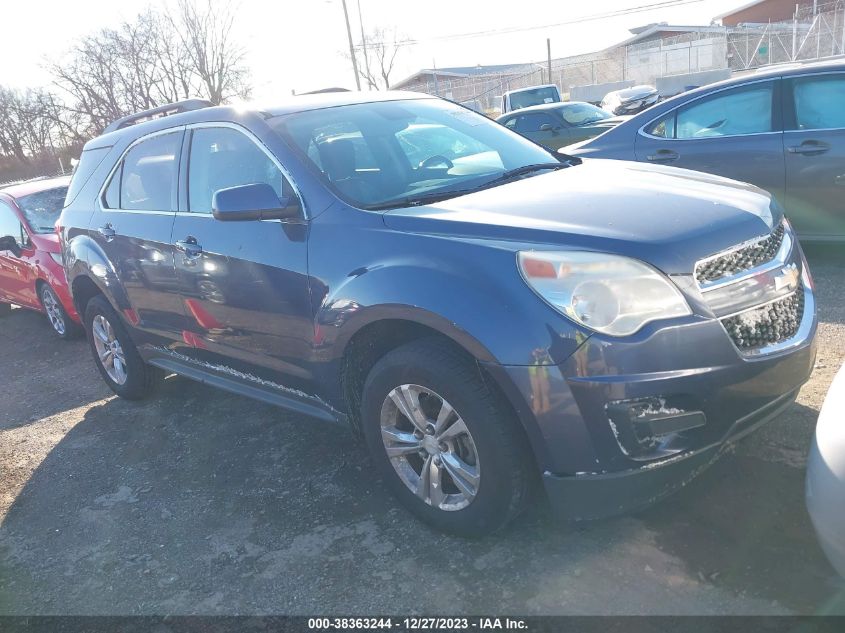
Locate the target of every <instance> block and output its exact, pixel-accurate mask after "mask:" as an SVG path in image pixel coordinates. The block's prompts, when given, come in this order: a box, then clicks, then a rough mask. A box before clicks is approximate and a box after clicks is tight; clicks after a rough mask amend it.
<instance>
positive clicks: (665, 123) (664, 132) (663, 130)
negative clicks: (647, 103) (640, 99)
mask: <svg viewBox="0 0 845 633" xmlns="http://www.w3.org/2000/svg"><path fill="white" fill-rule="evenodd" d="M645 131H646V134H651V135H652V136H656V137H658V138H675V113H674V112H673V113H672V114H670V115H668V116H665V117H663V118H662V119H659V120H658V121H657V122H655V123H652V124H651V126H650V127H647V128H646V130H645Z"/></svg>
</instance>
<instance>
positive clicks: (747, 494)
mask: <svg viewBox="0 0 845 633" xmlns="http://www.w3.org/2000/svg"><path fill="white" fill-rule="evenodd" d="M843 250H845V249H842V248H841V247H840V248H839V249H833V248H831V249H825V250H814V251H812V252H811V253H810V258H811V266H812V269H813V272H814V274H815V278H816V283H817V286H818V298H819V310H820V317H821V321H822V325H821V330H820V346H819V349H820V352H819V357H818V361H817V367H816V370H815V372H814V374H813V377H812V379H811V381H810V382H809V383H808V384H807V385H806V386H805V387H804V389H803V390H802V391H801V394H800V396H799V398H798V402H797V403H796V404H795V405H794V406H793V407H792V409H791V410H790V411H789V412H788V413H787V414H786V415H784V416H782V417H781V418H780V419H778V420H777V421H775V422H773V423H771V424H770V425H769V426H768V427H766V428H765V429H764V430H762V431H761V432H759V433H757V434H756V435H753V436H751V437H750V438H749V439H748V440H746V441H745V442H744V443H742V444H741V445H740V446H739V447H737V449H736V450H735V452H734V453H733V454H730V455H727V456H726V457H725V458H723V459H722V460H721V461H720V462H718V463H717V464H716V465H715V466H713V467H712V468H711V469H710V470H709V471H707V472H706V473H705V474H704V475H702V476H701V477H700V478H699V479H698V480H696V481H694V482H693V483H692V484H690V485H689V486H688V487H687V488H685V489H684V490H683V491H682V492H681V493H679V494H678V495H676V496H674V497H672V498H670V499H669V500H667V501H665V502H664V503H662V504H660V505H659V506H657V507H654V508H652V509H649V510H647V511H644V512H641V513H639V514H637V515H634V516H628V517H623V518H619V519H614V520H608V521H604V522H600V523H595V524H589V525H582V526H567V525H561V524H558V523H555V522H553V521H552V520H551V518H550V516H549V511H548V509H547V508H546V507H544V506H543V505H542V504H540V505H539V506H538V507H537V508H535V509H533V510H532V511H531V512H529V514H528V515H527V516H524V517H523V518H522V519H521V520H520V521H518V522H517V523H516V524H515V525H514V526H512V527H511V528H510V529H509V530H508V531H506V532H504V533H502V534H499V535H496V536H494V537H492V538H488V539H486V540H482V541H466V540H461V539H458V538H452V537H446V536H442V535H440V534H438V533H435V532H433V531H431V530H429V529H428V528H426V527H425V526H423V525H422V524H420V523H418V522H416V521H415V520H413V519H412V518H411V517H410V516H409V515H408V514H406V513H405V512H404V511H402V510H401V509H399V508H398V507H397V506H396V505H395V504H394V502H393V500H392V499H391V498H390V496H389V495H388V493H387V491H386V490H385V488H384V487H383V486H382V485H381V484H380V483H379V482H378V481H377V480H374V478H373V475H372V472H371V469H370V467H369V460H368V458H367V456H366V453H365V452H364V449H363V448H362V447H361V446H359V445H357V444H356V443H355V442H353V441H351V438H350V436H349V435H348V434H346V433H345V432H344V431H343V430H339V429H338V428H336V427H333V426H331V425H328V424H324V423H320V422H315V421H313V420H310V419H305V418H299V417H298V416H296V415H292V414H289V413H286V412H285V411H281V410H278V409H274V408H271V407H269V406H266V405H263V404H261V403H256V402H253V401H250V400H246V399H244V398H241V397H237V396H232V395H228V394H226V393H223V392H220V391H215V390H212V389H210V388H208V387H203V386H201V385H198V384H195V383H192V382H190V381H188V380H185V379H181V378H175V377H172V378H170V379H168V380H167V381H166V384H165V386H164V388H163V389H162V391H161V393H160V394H159V397H158V398H157V399H155V400H153V401H150V402H146V403H140V404H139V403H129V402H124V401H121V400H118V399H116V398H115V397H114V396H112V394H111V392H110V391H109V390H108V389H107V388H106V387H105V385H104V384H103V382H102V380H101V379H100V377H99V374H97V372H96V370H95V368H94V365H93V362H92V360H91V358H90V355H89V352H88V349H87V347H86V344H85V343H84V342H82V341H76V342H72V343H64V342H61V341H58V340H55V339H54V338H53V337H52V336H51V333H50V332H49V330H48V328H49V326H48V324H47V322H46V320H45V319H44V318H43V317H41V316H40V315H37V314H33V313H29V312H25V311H23V310H15V311H14V312H13V313H12V315H11V316H9V317H8V318H6V319H3V321H2V322H0V352H2V353H0V385H2V390H3V397H2V400H1V401H0V522H2V523H0V614H188V613H200V614H247V613H262V614H264V613H276V614H365V613H428V614H431V613H438V614H440V613H454V614H459V613H462V614H463V613H466V614H489V613H508V614H525V615H528V614H559V613H561V614H574V613H578V614H600V613H601V614H605V613H612V614H717V613H719V614H779V613H839V614H845V581H842V580H838V579H837V578H836V577H835V575H834V572H833V570H832V569H831V568H830V567H829V565H828V564H827V562H826V561H825V559H824V557H823V555H822V553H821V550H820V549H819V547H818V546H817V544H816V542H815V537H814V534H813V531H812V527H811V525H810V522H809V518H808V517H807V514H806V512H805V510H804V499H803V485H804V459H805V454H806V452H807V448H808V445H809V440H810V437H811V434H812V430H813V426H814V424H815V420H816V416H817V413H818V409H819V406H820V405H821V402H822V400H823V398H824V394H825V392H826V390H827V388H828V385H829V384H830V381H831V379H832V377H833V374H834V373H835V371H836V369H837V368H838V367H839V365H840V364H841V363H842V361H843V358H845V298H843V295H845V276H843V272H842V271H843V266H845V255H842V254H840V252H841V251H843ZM837 251H839V252H837Z"/></svg>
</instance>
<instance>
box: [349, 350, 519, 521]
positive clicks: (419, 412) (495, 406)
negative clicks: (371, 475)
mask: <svg viewBox="0 0 845 633" xmlns="http://www.w3.org/2000/svg"><path fill="white" fill-rule="evenodd" d="M361 413H362V417H361V420H362V427H363V432H364V437H365V439H366V442H367V446H368V448H369V450H370V453H371V455H372V458H373V461H374V462H375V465H376V468H377V470H378V472H379V474H380V475H381V477H382V478H383V479H384V480H385V482H386V483H387V485H388V486H389V487H390V488H391V490H392V491H393V493H394V494H395V495H396V497H397V498H398V499H399V501H400V502H401V503H402V505H404V506H405V507H406V508H407V509H408V510H410V511H411V512H412V513H414V514H415V515H416V516H417V517H419V518H420V519H422V520H423V521H425V522H426V523H428V524H429V525H431V526H433V527H434V528H436V529H438V530H441V531H443V532H449V533H452V534H458V535H461V536H467V537H478V536H483V535H486V534H489V533H491V532H495V531H496V530H499V529H501V528H502V527H504V526H505V525H506V524H507V523H508V522H509V521H511V520H512V519H513V518H515V517H516V516H517V515H518V514H519V513H520V512H521V511H522V510H523V509H524V508H525V506H526V505H527V502H528V500H529V497H530V492H531V489H532V487H533V483H534V481H535V475H534V473H533V469H534V466H533V460H532V458H531V452H530V448H529V446H528V442H527V439H526V437H525V435H524V432H523V431H522V429H521V427H520V426H519V425H518V423H517V421H516V420H515V419H513V414H511V413H510V412H509V407H508V406H507V405H506V403H503V402H502V400H501V396H500V395H499V394H498V393H496V392H495V391H493V390H491V388H490V387H489V386H488V385H487V384H486V383H485V382H484V380H483V378H482V376H481V374H480V372H479V369H478V367H477V365H476V364H475V362H474V361H473V360H472V359H471V358H468V357H467V356H466V355H464V354H462V353H461V352H460V351H459V350H456V349H454V348H453V347H452V346H450V345H449V344H448V343H446V342H443V341H440V340H438V339H436V338H427V339H421V340H418V341H413V342H411V343H408V344H406V345H403V346H401V347H399V348H397V349H395V350H393V351H391V352H389V353H388V354H386V355H385V356H384V357H383V358H382V359H381V360H379V361H378V363H376V365H375V366H374V367H373V369H372V370H371V371H370V374H369V376H368V377H367V380H366V383H365V385H364V392H363V398H362V405H361ZM412 418H413V420H412ZM426 429H427V430H426ZM388 451H389V452H390V453H391V456H388Z"/></svg>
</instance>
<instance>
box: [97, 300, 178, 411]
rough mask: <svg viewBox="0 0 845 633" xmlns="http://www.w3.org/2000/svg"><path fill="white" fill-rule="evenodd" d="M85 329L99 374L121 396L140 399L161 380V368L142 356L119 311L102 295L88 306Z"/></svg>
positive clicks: (147, 394) (149, 392)
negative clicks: (147, 361) (145, 360)
mask: <svg viewBox="0 0 845 633" xmlns="http://www.w3.org/2000/svg"><path fill="white" fill-rule="evenodd" d="M85 332H86V334H87V335H88V343H89V345H90V347H91V354H92V355H93V356H94V363H95V364H96V365H97V369H98V370H99V371H100V375H101V376H102V377H103V380H105V381H106V384H107V385H108V386H109V387H110V388H111V390H112V391H114V392H115V393H116V394H117V395H119V396H120V397H121V398H125V399H127V400H141V399H143V398H146V397H147V396H149V395H150V394H151V393H152V392H153V391H154V390H155V387H156V386H157V385H158V383H159V382H161V379H162V377H163V374H162V372H161V370H159V369H157V368H155V367H152V366H150V365H147V364H146V363H145V362H144V361H143V360H142V359H141V355H140V354H139V353H138V349H137V348H136V347H135V344H134V343H133V342H132V339H131V338H130V337H129V333H128V332H127V331H126V328H125V327H124V326H123V322H122V321H121V320H120V317H119V316H118V314H117V312H115V310H114V308H112V307H111V304H110V303H109V302H108V301H106V299H105V297H103V296H102V295H100V296H96V297H94V298H93V299H91V301H89V302H88V305H87V306H86V308H85Z"/></svg>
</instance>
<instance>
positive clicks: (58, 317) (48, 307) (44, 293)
mask: <svg viewBox="0 0 845 633" xmlns="http://www.w3.org/2000/svg"><path fill="white" fill-rule="evenodd" d="M41 303H42V305H43V306H44V311H45V312H46V313H47V318H48V319H49V320H50V325H52V326H53V329H54V330H56V333H57V334H58V335H59V336H64V334H65V331H66V330H67V325H66V324H65V317H64V315H63V314H62V308H61V306H60V305H59V302H58V300H57V299H56V295H55V294H53V291H52V290H50V288H49V286H46V285H45V286H43V288H42V289H41Z"/></svg>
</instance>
